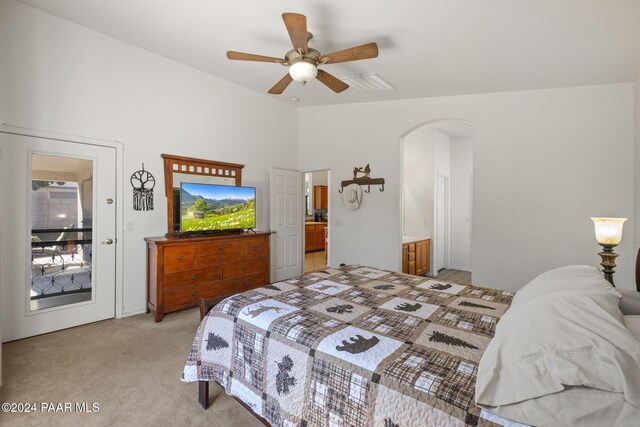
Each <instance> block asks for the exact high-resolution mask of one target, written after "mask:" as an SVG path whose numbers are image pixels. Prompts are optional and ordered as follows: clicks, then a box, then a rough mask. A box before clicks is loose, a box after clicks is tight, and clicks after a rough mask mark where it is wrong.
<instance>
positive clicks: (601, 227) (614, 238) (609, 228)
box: [591, 218, 627, 286]
mask: <svg viewBox="0 0 640 427" xmlns="http://www.w3.org/2000/svg"><path fill="white" fill-rule="evenodd" d="M626 220H627V218H591V221H593V224H594V225H595V228H596V240H597V241H598V243H599V244H600V246H602V248H603V251H602V252H599V253H598V255H600V258H602V262H601V263H600V265H601V266H602V267H603V270H602V271H603V273H604V278H605V279H607V280H608V281H609V283H611V286H615V285H614V284H613V272H614V268H615V266H616V258H617V257H618V254H617V253H615V252H614V251H613V248H615V247H616V246H618V243H620V240H621V239H622V225H623V224H624V222H625V221H626Z"/></svg>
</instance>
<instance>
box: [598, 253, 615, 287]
mask: <svg viewBox="0 0 640 427" xmlns="http://www.w3.org/2000/svg"><path fill="white" fill-rule="evenodd" d="M601 246H602V248H603V251H602V252H598V255H600V258H602V262H601V263H600V265H601V266H602V272H603V273H604V278H605V279H607V281H608V282H609V283H611V286H613V287H614V288H615V286H616V285H614V283H613V273H614V272H615V267H616V258H617V257H618V254H617V253H615V252H614V251H613V248H615V247H616V246H617V245H602V244H601Z"/></svg>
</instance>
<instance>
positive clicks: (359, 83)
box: [341, 73, 395, 92]
mask: <svg viewBox="0 0 640 427" xmlns="http://www.w3.org/2000/svg"><path fill="white" fill-rule="evenodd" d="M341 80H342V81H343V82H345V83H346V84H348V85H349V86H351V87H352V88H354V89H355V90H357V91H359V92H382V91H385V90H392V89H395V87H393V86H392V85H391V83H389V82H387V81H385V80H384V79H383V78H382V77H380V76H379V75H377V74H376V73H371V74H362V75H360V76H353V77H342V78H341Z"/></svg>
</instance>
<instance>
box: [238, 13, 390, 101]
mask: <svg viewBox="0 0 640 427" xmlns="http://www.w3.org/2000/svg"><path fill="white" fill-rule="evenodd" d="M282 19H283V20H284V25H285V26H286V27H287V31H288V32H289V38H290V39H291V43H293V49H291V50H290V51H289V52H287V54H286V55H285V56H284V59H283V58H275V57H272V56H262V55H253V54H251V53H242V52H234V51H231V50H230V51H228V52H227V58H229V59H234V60H239V61H257V62H274V63H277V64H281V65H284V66H286V67H289V72H288V73H287V74H286V75H285V76H284V77H283V78H282V79H281V80H280V81H279V82H278V83H276V84H275V85H274V86H273V87H272V88H271V89H269V93H270V94H273V95H279V94H281V93H282V92H284V90H285V89H286V88H287V86H289V84H290V83H291V82H292V81H293V80H295V81H297V82H301V83H303V84H305V83H307V82H310V81H311V80H313V79H315V78H317V79H318V80H320V82H321V83H323V84H324V85H325V86H327V87H328V88H329V89H331V90H333V91H334V92H336V93H340V92H342V91H344V90H345V89H347V88H348V87H349V85H348V84H346V83H345V82H343V81H342V80H340V79H338V78H336V77H334V76H332V75H331V74H329V73H327V72H326V71H324V70H319V69H318V65H330V64H337V63H339V62H348V61H358V60H360V59H369V58H375V57H377V56H378V45H377V44H375V43H367V44H363V45H361V46H356V47H352V48H349V49H344V50H340V51H337V52H333V53H329V54H327V55H323V54H321V53H320V52H318V51H317V50H315V49H312V48H310V47H309V46H308V42H309V40H311V38H312V37H313V35H312V34H311V33H309V32H307V17H306V16H304V15H301V14H299V13H283V14H282Z"/></svg>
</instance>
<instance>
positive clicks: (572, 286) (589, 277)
mask: <svg viewBox="0 0 640 427" xmlns="http://www.w3.org/2000/svg"><path fill="white" fill-rule="evenodd" d="M574 291H581V292H584V291H604V292H606V293H609V294H611V295H614V296H616V297H617V298H618V299H620V298H621V295H620V294H619V293H618V291H616V289H615V288H614V287H613V286H611V284H610V283H609V282H607V281H606V280H605V278H604V276H603V275H602V273H600V272H599V271H598V269H597V268H595V267H591V266H588V265H569V266H566V267H560V268H556V269H554V270H549V271H547V272H546V273H543V274H541V275H539V276H538V277H536V278H535V279H533V280H532V281H530V282H529V283H527V284H526V285H525V286H523V287H522V288H520V290H518V292H516V295H515V296H514V297H513V301H512V302H511V306H512V307H513V306H517V305H520V304H522V303H524V302H527V301H530V300H532V299H533V298H538V297H541V296H546V295H549V294H552V293H557V292H574Z"/></svg>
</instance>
